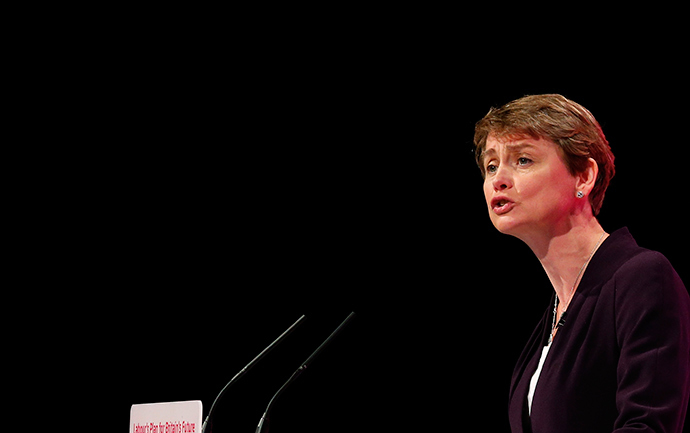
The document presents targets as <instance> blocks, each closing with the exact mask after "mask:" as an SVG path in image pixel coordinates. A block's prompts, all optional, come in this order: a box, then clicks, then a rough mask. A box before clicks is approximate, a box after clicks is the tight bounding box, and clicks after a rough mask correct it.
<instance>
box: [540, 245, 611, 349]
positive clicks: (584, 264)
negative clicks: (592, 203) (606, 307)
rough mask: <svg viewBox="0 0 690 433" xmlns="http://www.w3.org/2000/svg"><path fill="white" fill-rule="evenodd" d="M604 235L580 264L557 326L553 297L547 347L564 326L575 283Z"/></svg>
mask: <svg viewBox="0 0 690 433" xmlns="http://www.w3.org/2000/svg"><path fill="white" fill-rule="evenodd" d="M605 234H606V232H603V233H602V234H601V236H599V240H598V241H597V244H596V245H594V249H593V250H592V252H591V253H590V254H589V257H587V260H585V262H584V263H583V264H582V267H581V268H580V271H579V272H578V273H577V276H576V277H575V282H574V283H573V287H572V289H570V295H568V302H567V303H566V304H565V306H564V307H563V312H562V313H561V319H560V320H559V321H558V325H557V324H556V315H557V314H558V295H556V296H555V298H556V299H555V300H554V302H553V319H552V320H551V334H550V335H549V343H548V345H549V346H550V345H551V342H553V337H554V334H555V333H556V330H557V329H558V328H560V327H561V326H563V325H564V324H565V316H566V313H567V311H568V307H569V306H570V302H571V301H572V300H573V295H574V294H575V288H576V287H577V283H578V281H579V280H580V275H582V271H584V270H585V266H587V263H589V261H590V260H592V256H594V253H595V252H596V250H597V248H599V244H600V243H601V240H602V239H603V238H604V235H605Z"/></svg>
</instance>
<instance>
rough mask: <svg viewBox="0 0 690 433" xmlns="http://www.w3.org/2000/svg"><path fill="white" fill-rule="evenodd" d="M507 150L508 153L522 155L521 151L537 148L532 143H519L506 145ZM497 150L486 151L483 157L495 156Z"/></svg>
mask: <svg viewBox="0 0 690 433" xmlns="http://www.w3.org/2000/svg"><path fill="white" fill-rule="evenodd" d="M506 148H508V151H509V152H510V153H520V152H521V151H523V150H525V149H536V146H535V145H533V144H531V143H517V144H506ZM496 153H497V152H496V149H494V148H493V147H492V148H491V149H489V150H486V151H484V153H483V155H482V156H484V157H485V156H487V155H495V154H496Z"/></svg>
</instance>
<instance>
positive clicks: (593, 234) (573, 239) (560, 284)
mask: <svg viewBox="0 0 690 433" xmlns="http://www.w3.org/2000/svg"><path fill="white" fill-rule="evenodd" d="M607 236H608V234H605V232H604V229H603V228H602V227H601V225H600V224H599V222H598V221H597V220H596V218H594V217H592V218H591V220H588V221H586V222H585V223H584V224H577V225H572V226H569V227H567V228H566V229H561V230H559V231H554V232H550V233H548V232H542V233H540V235H537V236H533V237H530V238H529V239H526V240H525V242H526V243H527V245H528V246H529V247H530V249H531V250H532V252H534V254H535V255H536V256H537V258H538V259H539V261H540V262H541V265H542V266H543V268H544V270H545V271H546V274H547V276H548V277H549V280H550V281H551V284H552V285H553V288H554V290H555V291H556V295H558V299H559V301H560V304H561V306H563V307H565V305H566V304H567V303H569V302H570V296H571V294H572V293H573V289H574V288H575V287H576V286H577V285H578V284H579V280H580V278H581V277H582V274H584V271H585V269H586V268H587V265H588V263H589V260H590V259H591V257H592V255H593V254H594V252H595V251H596V249H597V248H598V246H599V245H600V244H601V242H603V240H604V239H605V238H606V237H607ZM523 240H524V239H523Z"/></svg>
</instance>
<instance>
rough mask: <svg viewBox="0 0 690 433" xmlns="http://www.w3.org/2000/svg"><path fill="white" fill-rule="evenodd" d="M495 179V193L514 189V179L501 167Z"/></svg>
mask: <svg viewBox="0 0 690 433" xmlns="http://www.w3.org/2000/svg"><path fill="white" fill-rule="evenodd" d="M497 170H498V171H497V172H496V173H495V175H494V178H493V181H492V182H493V187H494V191H504V190H506V189H510V188H512V187H513V179H512V177H511V176H510V173H509V172H508V170H507V169H504V168H502V167H499V168H498V169H497Z"/></svg>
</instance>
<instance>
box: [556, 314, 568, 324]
mask: <svg viewBox="0 0 690 433" xmlns="http://www.w3.org/2000/svg"><path fill="white" fill-rule="evenodd" d="M567 314H568V312H567V311H564V312H563V314H561V320H559V321H558V324H557V325H556V328H560V327H561V326H563V325H565V316H566V315H567Z"/></svg>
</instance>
